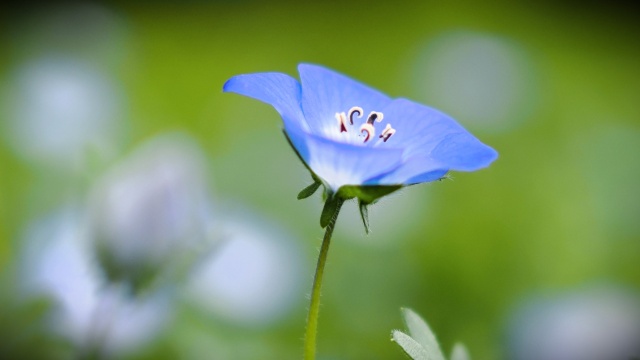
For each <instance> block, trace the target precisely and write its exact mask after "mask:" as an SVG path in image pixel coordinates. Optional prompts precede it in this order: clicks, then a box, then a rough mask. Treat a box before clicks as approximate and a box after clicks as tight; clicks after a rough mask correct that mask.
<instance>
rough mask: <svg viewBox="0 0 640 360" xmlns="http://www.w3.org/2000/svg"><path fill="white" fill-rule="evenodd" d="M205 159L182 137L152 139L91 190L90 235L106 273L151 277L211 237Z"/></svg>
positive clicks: (169, 136) (176, 135)
mask: <svg viewBox="0 0 640 360" xmlns="http://www.w3.org/2000/svg"><path fill="white" fill-rule="evenodd" d="M203 164H204V161H203V158H202V155H201V154H200V152H199V149H198V148H197V146H196V145H195V144H194V143H193V141H192V140H191V139H189V138H188V137H186V136H184V135H178V134H170V135H164V136H160V137H157V138H154V139H152V140H150V141H148V142H146V143H145V144H143V145H142V146H140V147H139V148H138V149H137V150H135V151H134V153H133V154H131V155H130V156H128V157H127V158H126V159H124V160H123V161H121V162H120V163H118V164H116V165H115V166H114V167H113V168H112V169H111V170H110V171H109V172H108V173H107V174H106V175H105V176H104V177H103V178H102V179H101V180H100V181H99V182H98V183H97V184H96V186H95V187H94V189H93V191H92V196H91V200H90V211H91V236H92V237H94V238H95V239H96V241H97V244H98V247H99V252H100V256H101V257H100V258H101V260H103V261H106V263H104V262H103V266H106V267H107V269H106V270H107V274H108V275H109V276H115V277H116V278H119V280H132V281H133V282H137V281H138V280H143V279H138V278H136V279H131V278H129V279H127V277H137V276H142V277H145V276H153V275H154V274H156V273H158V272H159V271H162V270H163V268H164V267H169V266H170V265H171V261H172V260H176V261H178V260H180V258H181V256H182V255H185V254H187V253H188V252H190V251H191V252H192V251H196V250H198V249H199V248H200V247H201V246H202V247H204V246H203V244H205V243H206V240H208V239H210V238H211V236H210V226H211V219H210V212H209V195H208V192H207V190H206V180H205V174H204V165H203Z"/></svg>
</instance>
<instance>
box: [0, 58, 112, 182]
mask: <svg viewBox="0 0 640 360" xmlns="http://www.w3.org/2000/svg"><path fill="white" fill-rule="evenodd" d="M6 85H7V86H6V87H5V88H4V89H3V90H4V91H3V94H2V95H3V96H2V102H3V105H4V106H3V107H2V108H3V109H4V110H3V111H2V113H1V114H0V116H1V117H3V118H6V121H4V122H5V123H6V125H5V126H6V127H7V128H6V131H3V133H5V137H6V140H7V141H8V142H9V143H10V144H11V146H12V147H13V148H14V149H15V151H16V152H17V153H18V154H20V155H22V156H23V157H25V158H26V159H28V160H31V161H34V162H36V163H38V164H39V165H42V166H46V167H54V168H55V167H58V168H62V169H65V170H68V169H73V170H78V169H81V168H82V167H83V166H85V165H86V163H87V159H88V158H90V157H92V156H94V157H95V156H96V155H98V156H100V157H102V158H106V157H108V156H110V155H111V154H112V153H113V152H114V145H115V142H116V139H117V137H118V136H119V135H118V131H119V130H120V126H121V125H120V121H121V120H122V117H123V100H122V94H121V92H120V91H121V90H120V89H119V88H118V87H117V86H116V84H115V83H113V82H112V81H111V80H110V79H109V78H108V77H107V76H106V74H104V73H102V72H101V71H99V70H98V69H96V68H94V67H93V66H92V65H91V64H89V63H86V62H83V61H79V60H74V59H70V58H62V57H58V58H54V57H44V58H40V59H38V60H35V61H31V62H27V63H25V64H24V65H22V66H21V67H20V68H18V69H16V70H15V71H14V73H13V74H11V75H10V78H9V82H8V84H6Z"/></svg>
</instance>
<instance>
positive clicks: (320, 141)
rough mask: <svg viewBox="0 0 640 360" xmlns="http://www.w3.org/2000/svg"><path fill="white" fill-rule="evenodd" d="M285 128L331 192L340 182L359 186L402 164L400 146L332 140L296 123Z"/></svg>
mask: <svg viewBox="0 0 640 360" xmlns="http://www.w3.org/2000/svg"><path fill="white" fill-rule="evenodd" d="M285 131H286V133H287V136H288V137H289V140H290V141H291V144H292V145H293V147H294V148H295V149H296V151H297V152H298V155H300V157H301V158H302V160H303V161H304V162H305V163H306V164H307V166H308V167H309V168H310V169H311V170H312V171H313V172H314V173H315V174H316V175H318V176H319V177H320V178H321V179H322V180H323V181H324V182H325V183H326V184H327V185H328V186H329V187H330V188H331V189H332V190H333V191H334V192H337V191H338V189H339V188H340V187H342V186H344V185H362V184H363V183H365V182H366V181H367V180H368V179H371V178H375V177H379V176H382V175H384V174H386V173H388V172H390V171H393V170H394V169H396V168H397V167H398V166H400V165H401V164H402V150H401V149H389V148H387V149H381V148H368V147H362V146H357V145H351V144H345V143H340V142H335V141H331V140H328V139H325V138H323V137H320V136H315V135H312V134H309V133H306V132H305V131H303V130H302V129H300V128H299V127H296V126H289V127H286V128H285Z"/></svg>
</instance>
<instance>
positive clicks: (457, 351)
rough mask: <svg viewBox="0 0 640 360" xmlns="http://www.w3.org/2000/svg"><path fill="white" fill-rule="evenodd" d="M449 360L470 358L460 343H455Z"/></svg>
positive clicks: (468, 359) (466, 359)
mask: <svg viewBox="0 0 640 360" xmlns="http://www.w3.org/2000/svg"><path fill="white" fill-rule="evenodd" d="M451 360H471V356H469V352H468V351H467V348H466V347H465V346H464V345H463V344H462V343H456V344H455V345H454V346H453V351H451Z"/></svg>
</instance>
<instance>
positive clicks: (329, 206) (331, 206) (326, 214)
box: [320, 196, 344, 229]
mask: <svg viewBox="0 0 640 360" xmlns="http://www.w3.org/2000/svg"><path fill="white" fill-rule="evenodd" d="M343 201H344V200H342V199H341V198H339V197H337V196H328V197H327V201H325V203H324V207H323V208H322V215H320V226H321V227H322V228H323V229H324V228H325V227H327V225H329V222H331V219H333V217H334V216H335V215H336V212H337V211H338V210H339V209H340V205H342V202H343Z"/></svg>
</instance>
